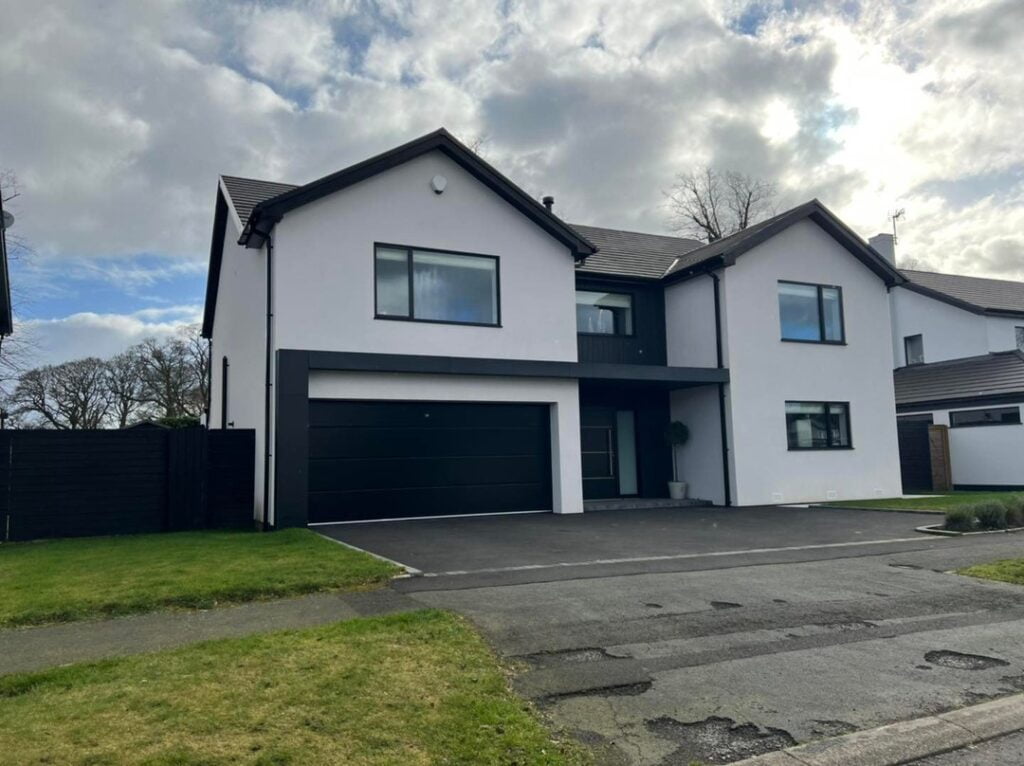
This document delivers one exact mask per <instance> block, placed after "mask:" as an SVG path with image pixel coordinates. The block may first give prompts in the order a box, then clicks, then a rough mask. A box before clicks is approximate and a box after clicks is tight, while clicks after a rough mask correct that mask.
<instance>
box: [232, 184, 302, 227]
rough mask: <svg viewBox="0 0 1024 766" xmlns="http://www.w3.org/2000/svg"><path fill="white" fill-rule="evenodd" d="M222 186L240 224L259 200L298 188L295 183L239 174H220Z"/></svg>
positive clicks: (246, 218)
mask: <svg viewBox="0 0 1024 766" xmlns="http://www.w3.org/2000/svg"><path fill="white" fill-rule="evenodd" d="M221 180H222V181H223V182H224V188H225V189H227V192H228V196H229V197H230V198H231V204H232V205H234V208H235V212H236V213H238V218H239V220H240V221H241V223H242V225H243V226H244V225H245V222H246V221H248V220H249V214H250V213H252V209H253V208H254V207H256V205H258V204H259V203H260V202H266V201H267V200H268V199H273V198H274V197H276V196H277V195H278V194H284V193H285V192H287V191H291V190H292V189H296V188H298V187H297V186H296V185H295V184H282V183H277V182H276V181H261V180H259V179H256V178H241V177H240V176H221Z"/></svg>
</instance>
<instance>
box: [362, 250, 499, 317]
mask: <svg viewBox="0 0 1024 766" xmlns="http://www.w3.org/2000/svg"><path fill="white" fill-rule="evenodd" d="M375 282H376V286H375V289H376V302H377V312H376V316H377V318H378V319H409V320H417V321H421V322H448V323H453V324H473V325H491V326H497V325H498V323H499V310H498V259H497V258H495V257H494V256H491V255H467V254H465V253H448V252H442V251H438V250H424V249H422V248H410V247H395V246H392V245H378V246H377V249H376V254H375Z"/></svg>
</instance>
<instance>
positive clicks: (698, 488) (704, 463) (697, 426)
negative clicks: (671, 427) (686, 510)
mask: <svg viewBox="0 0 1024 766" xmlns="http://www.w3.org/2000/svg"><path fill="white" fill-rule="evenodd" d="M670 405H671V412H672V420H679V421H681V422H683V423H685V424H686V425H687V426H688V427H689V429H690V440H689V441H688V442H687V443H686V444H685V445H683V447H681V448H680V449H679V450H678V455H679V457H678V467H679V479H680V481H685V482H687V484H688V485H689V487H688V492H689V496H690V497H699V498H700V499H702V500H710V501H711V502H712V503H714V504H715V505H722V504H724V503H725V486H724V481H723V477H722V438H721V437H722V427H721V421H720V418H719V414H718V388H717V386H700V387H698V388H684V389H680V390H678V391H673V392H672V393H671V395H670ZM726 406H728V403H727V404H726Z"/></svg>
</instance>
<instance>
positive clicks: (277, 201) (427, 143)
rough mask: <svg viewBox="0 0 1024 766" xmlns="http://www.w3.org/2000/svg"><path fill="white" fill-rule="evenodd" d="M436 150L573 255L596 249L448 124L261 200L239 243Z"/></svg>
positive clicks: (252, 242) (253, 243)
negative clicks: (304, 207)
mask: <svg viewBox="0 0 1024 766" xmlns="http://www.w3.org/2000/svg"><path fill="white" fill-rule="evenodd" d="M434 150H438V151H441V152H443V153H444V154H445V155H446V156H447V157H449V158H450V159H452V160H453V161H454V162H456V163H457V164H458V165H459V166H461V167H462V168H463V169H465V170H466V171H468V172H469V173H470V174H471V175H472V176H473V177H475V178H476V179H477V180H478V181H480V182H481V183H483V184H484V185H485V186H487V187H488V188H489V189H491V190H492V191H494V192H495V193H496V194H498V196H500V197H501V198H502V199H504V200H505V201H506V202H508V203H509V204H511V205H512V206H513V207H515V208H516V209H517V210H519V211H520V212H521V213H523V215H525V216H526V217H527V218H529V219H530V220H531V221H533V222H534V223H535V224H537V225H538V226H540V227H541V228H542V229H544V230H545V231H546V232H548V233H549V234H550V235H551V236H553V237H554V238H555V239H557V240H558V241H559V242H561V243H562V244H564V245H566V246H567V247H569V248H570V249H571V250H572V252H573V255H574V257H575V258H577V259H581V258H585V257H586V256H588V255H592V254H593V253H596V252H597V247H595V246H594V244H593V243H591V242H590V241H589V240H587V239H586V237H583V236H582V235H581V234H579V232H577V231H576V230H575V229H573V228H572V227H570V226H568V225H566V224H565V223H563V222H562V221H561V220H560V219H559V218H558V217H557V216H555V215H554V214H552V213H550V212H549V211H548V210H547V208H545V207H544V206H543V205H542V204H540V203H539V202H537V200H535V199H533V198H532V197H531V196H530V195H528V194H527V193H526V192H524V191H523V190H522V189H520V188H519V187H518V186H516V185H515V184H514V183H512V182H511V181H510V180H509V179H508V178H506V177H505V176H503V175H502V174H501V173H499V172H498V171H497V170H495V169H494V168H493V167H492V166H491V165H490V164H488V163H487V162H484V160H482V159H481V158H480V157H479V156H478V155H477V154H476V153H475V152H473V151H472V150H470V149H469V148H468V147H466V146H464V145H463V144H462V143H460V142H459V141H458V140H457V139H456V138H455V137H454V136H452V135H451V133H449V132H448V131H447V130H445V129H444V128H440V129H439V130H435V131H434V132H433V133H428V134H427V135H425V136H421V137H420V138H417V139H414V140H413V141H410V142H409V143H407V144H402V145H401V146H398V147H396V148H394V149H391V150H389V151H386V152H384V153H383V154H378V155H377V156H375V157H370V158H369V159H367V160H363V161H362V162H358V163H356V164H355V165H351V166H350V167H347V168H345V169H343V170H339V171H338V172H336V173H331V174H330V175H328V176H324V177H323V178H320V179H318V180H316V181H312V182H311V183H308V184H306V185H305V186H300V187H298V188H297V189H292V190H291V191H288V192H285V193H284V194H279V195H278V196H276V197H273V198H271V199H269V200H265V201H263V202H260V203H259V204H257V205H256V206H255V207H254V208H253V210H252V214H251V215H250V216H249V220H248V221H247V222H246V223H245V229H244V231H243V232H242V236H241V238H240V239H239V244H244V245H245V246H246V247H261V246H262V245H263V241H264V239H265V238H266V236H267V234H269V232H270V230H271V229H272V228H273V227H274V224H275V223H277V222H278V221H279V220H281V218H282V217H283V216H284V215H285V214H286V213H287V212H288V211H289V210H294V209H295V208H297V207H299V206H301V205H306V204H308V203H310V202H313V201H314V200H318V199H320V198H321V197H325V196H327V195H328V194H333V193H334V192H337V191H340V190H341V189H344V188H346V187H348V186H352V185H353V184H356V183H359V182H360V181H364V180H366V179H367V178H370V177H372V176H375V175H377V174H378V173H382V172H383V171H385V170H390V169H391V168H394V167H397V166H398V165H401V164H403V163H406V162H408V161H409V160H412V159H415V158H416V157H419V156H420V155H423V154H426V153H427V152H430V151H434Z"/></svg>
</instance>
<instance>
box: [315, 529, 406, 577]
mask: <svg viewBox="0 0 1024 766" xmlns="http://www.w3.org/2000/svg"><path fill="white" fill-rule="evenodd" d="M310 531H311V532H313V534H316V535H320V537H322V538H323V539H324V540H330V541H331V542H332V543H336V544H337V545H340V546H342V547H343V548H348V549H349V550H353V551H359V552H360V553H365V554H366V555H367V556H372V557H373V558H375V559H379V560H381V561H385V562H387V563H388V564H394V565H395V566H396V567H398V568H399V569H401V570H402V574H400V575H395V577H394V578H393V579H395V580H398V579H403V578H406V577H420V576H421V575H422V574H423V571H422V570H420V569H417V568H416V567H411V566H409V565H408V564H403V563H402V562H401V561H395V560H394V559H389V558H388V557H387V556H381V555H380V554H379V553H374V552H373V551H368V550H366V549H365V548H360V547H359V546H358V545H352V543H346V542H345V541H344V540H338V539H337V538H334V537H331V536H329V535H325V534H324V533H323V532H317V531H316V530H315V529H313V530H310Z"/></svg>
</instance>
